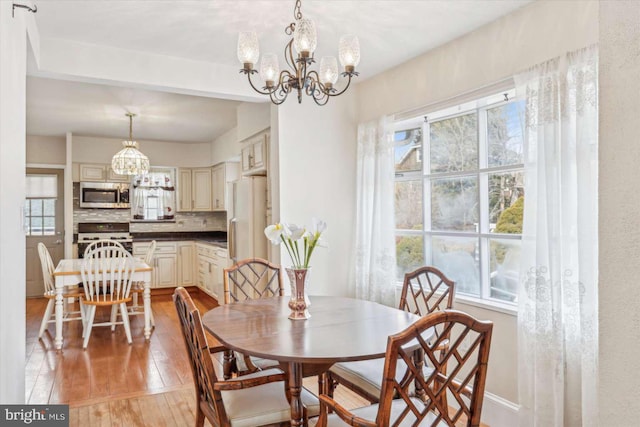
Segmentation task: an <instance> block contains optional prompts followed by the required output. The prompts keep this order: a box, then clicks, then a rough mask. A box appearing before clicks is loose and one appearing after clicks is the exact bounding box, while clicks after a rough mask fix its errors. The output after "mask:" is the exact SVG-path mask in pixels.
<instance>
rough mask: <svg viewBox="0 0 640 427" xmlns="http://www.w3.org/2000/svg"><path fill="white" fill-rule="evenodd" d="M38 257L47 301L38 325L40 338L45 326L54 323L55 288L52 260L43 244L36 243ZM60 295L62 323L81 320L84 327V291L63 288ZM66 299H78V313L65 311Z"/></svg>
mask: <svg viewBox="0 0 640 427" xmlns="http://www.w3.org/2000/svg"><path fill="white" fill-rule="evenodd" d="M38 255H39V256H40V264H41V265H42V279H43V282H44V297H45V298H47V299H48V300H49V301H48V302H47V308H46V309H45V311H44V316H42V323H41V324H40V331H39V332H38V338H42V335H43V334H44V331H45V330H46V329H47V324H48V323H52V322H55V320H54V319H51V316H52V315H53V309H54V307H55V301H56V287H55V284H54V281H53V272H54V270H55V267H54V265H53V260H52V259H51V254H49V250H48V249H47V247H46V246H45V245H44V243H42V242H40V243H38ZM62 295H63V297H64V305H63V313H64V318H63V322H69V321H71V320H82V325H83V326H84V309H83V305H82V298H83V297H84V291H83V290H82V289H81V288H68V287H65V288H64V290H63V291H62ZM67 298H74V299H75V298H78V301H79V303H80V311H72V312H68V311H67V304H66V303H67Z"/></svg>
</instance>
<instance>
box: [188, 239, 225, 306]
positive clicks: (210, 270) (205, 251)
mask: <svg viewBox="0 0 640 427" xmlns="http://www.w3.org/2000/svg"><path fill="white" fill-rule="evenodd" d="M196 250H197V253H198V264H197V265H198V272H197V276H198V282H197V283H198V287H199V288H200V289H202V290H203V291H204V292H206V293H207V294H209V295H211V296H212V297H214V298H215V299H216V300H217V301H218V303H219V304H223V303H224V276H223V274H224V269H225V268H226V267H227V258H228V251H227V250H226V249H222V248H218V247H216V246H212V245H208V244H206V243H196Z"/></svg>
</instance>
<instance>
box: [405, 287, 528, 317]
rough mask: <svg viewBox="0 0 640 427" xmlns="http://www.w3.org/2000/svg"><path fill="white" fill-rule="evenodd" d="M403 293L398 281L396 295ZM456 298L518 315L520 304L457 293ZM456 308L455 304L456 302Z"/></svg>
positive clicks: (477, 305) (468, 303)
mask: <svg viewBox="0 0 640 427" xmlns="http://www.w3.org/2000/svg"><path fill="white" fill-rule="evenodd" d="M401 293H402V283H396V295H397V296H398V299H399V296H400V294H401ZM455 300H456V301H459V302H461V303H462V304H466V305H472V306H474V307H478V308H482V309H484V310H491V311H496V312H498V313H503V314H508V315H510V316H516V317H517V316H518V305H517V304H509V303H503V302H499V301H493V300H491V301H488V300H483V299H480V298H475V297H472V296H470V295H461V294H457V295H456V296H455ZM454 308H455V304H454Z"/></svg>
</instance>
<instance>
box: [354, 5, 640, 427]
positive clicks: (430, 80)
mask: <svg viewBox="0 0 640 427" xmlns="http://www.w3.org/2000/svg"><path fill="white" fill-rule="evenodd" d="M417 36H419V35H417ZM424 37H428V29H425V34H424ZM597 42H598V2H597V1H591V0H590V1H578V0H576V1H566V0H558V1H549V0H538V1H534V2H532V3H530V4H528V5H526V6H524V7H522V8H521V9H518V10H516V11H514V12H512V13H510V14H509V15H506V16H503V17H501V18H499V19H497V20H496V21H494V22H492V23H489V24H487V25H485V26H483V27H481V28H478V29H477V30H475V31H473V32H471V33H469V34H467V35H464V36H462V37H460V38H458V39H456V40H454V41H452V42H450V43H447V44H445V45H443V46H441V47H439V48H436V49H434V50H432V51H430V52H427V53H426V54H424V55H421V56H419V57H417V58H414V59H412V60H410V61H408V62H406V63H404V64H401V65H399V66H397V67H395V68H393V69H390V70H388V71H386V72H384V73H381V74H378V75H376V76H373V77H371V78H370V79H368V80H366V81H364V82H362V83H360V84H358V85H357V86H356V88H357V111H358V120H357V121H358V123H361V122H364V121H368V120H372V119H376V118H378V117H381V116H383V115H390V114H394V113H398V112H402V111H407V110H411V109H414V108H419V107H423V106H427V105H430V104H434V103H438V102H442V101H444V100H446V99H449V98H452V97H454V96H458V95H461V94H464V93H466V92H470V91H475V90H478V89H480V88H483V87H486V86H490V85H492V84H495V83H496V82H499V81H501V80H504V79H505V78H508V77H512V76H513V75H514V74H517V73H518V72H521V71H524V70H526V69H528V68H529V67H532V66H534V65H536V64H539V63H542V62H544V61H546V60H548V59H551V58H554V57H557V56H560V55H562V54H564V53H566V52H569V51H573V50H576V49H580V48H583V47H585V46H588V45H591V44H594V43H597ZM628 93H631V92H628ZM636 121H637V120H636ZM631 140H634V141H637V140H638V138H637V137H636V138H635V139H631ZM631 140H629V141H631ZM636 145H638V146H640V145H639V144H636ZM627 158H628V159H632V158H635V157H631V156H630V157H627ZM619 182H620V181H618V183H619ZM456 307H458V308H461V309H464V310H468V311H470V312H473V313H474V315H476V316H477V317H479V318H481V319H484V320H491V321H493V322H494V328H495V329H494V334H493V336H494V344H496V345H495V346H492V348H493V350H492V352H491V358H490V360H489V369H488V377H487V386H486V390H487V391H488V392H490V393H492V394H494V395H497V396H498V397H500V398H502V399H506V400H507V401H509V402H511V403H516V404H517V402H518V388H517V378H518V369H517V325H516V324H517V318H516V316H515V315H509V314H504V313H501V312H497V311H493V310H487V309H482V308H478V307H474V306H471V305H466V304H463V303H459V304H458V303H457V306H456ZM610 348H611V347H610ZM496 349H497V350H496ZM494 350H495V351H494ZM484 418H485V414H484V413H483V419H484ZM487 422H488V421H487ZM489 424H491V423H489Z"/></svg>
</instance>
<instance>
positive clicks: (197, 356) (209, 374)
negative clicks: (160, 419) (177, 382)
mask: <svg viewBox="0 0 640 427" xmlns="http://www.w3.org/2000/svg"><path fill="white" fill-rule="evenodd" d="M173 301H174V303H175V306H176V310H177V311H178V318H179V319H180V327H181V328H182V336H183V337H184V342H185V345H186V347H187V353H188V354H189V361H190V365H191V371H192V373H193V377H194V381H195V386H196V395H197V397H198V402H196V404H197V405H199V404H200V402H205V403H206V404H207V405H208V406H209V407H210V409H211V410H212V411H213V412H214V414H215V416H216V417H217V418H218V419H219V420H226V419H227V415H226V412H225V409H224V405H223V402H222V394H221V393H220V392H219V391H217V390H214V387H213V385H214V384H215V383H216V382H217V381H218V378H217V376H216V372H215V369H214V367H213V361H212V359H211V354H210V353H209V344H208V342H207V338H206V336H205V334H204V329H203V327H202V319H201V318H200V312H199V311H198V309H197V308H196V306H195V304H194V303H193V300H192V299H191V297H190V296H189V293H188V292H187V291H186V289H184V288H182V287H180V288H177V289H176V290H175V292H174V294H173Z"/></svg>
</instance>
